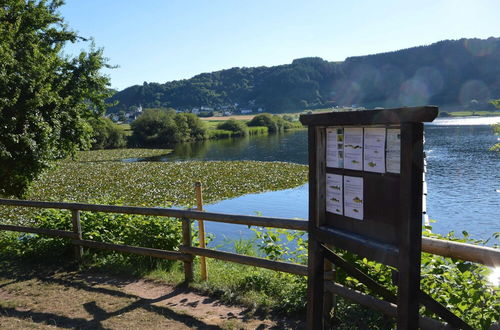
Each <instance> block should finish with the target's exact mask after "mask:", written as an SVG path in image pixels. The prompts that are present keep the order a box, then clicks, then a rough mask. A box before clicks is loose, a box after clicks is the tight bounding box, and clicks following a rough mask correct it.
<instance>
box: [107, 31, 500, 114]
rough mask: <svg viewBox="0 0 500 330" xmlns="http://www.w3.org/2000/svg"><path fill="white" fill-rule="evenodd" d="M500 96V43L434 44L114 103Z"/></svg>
mask: <svg viewBox="0 0 500 330" xmlns="http://www.w3.org/2000/svg"><path fill="white" fill-rule="evenodd" d="M499 97H500V38H489V39H486V40H481V39H461V40H446V41H440V42H437V43H434V44H431V45H428V46H420V47H413V48H408V49H404V50H399V51H394V52H388V53H381V54H376V55H368V56H357V57H350V58H347V59H346V60H345V61H344V62H328V61H325V60H323V59H321V58H318V57H311V58H302V59H296V60H294V61H293V62H292V63H291V64H287V65H279V66H273V67H254V68H245V67H243V68H231V69H227V70H222V71H216V72H212V73H202V74H199V75H197V76H194V77H192V78H191V79H185V80H178V81H172V82H167V83H165V84H159V83H147V82H144V83H143V84H142V85H135V86H132V87H128V88H126V89H124V90H122V91H120V92H118V93H116V94H115V95H114V96H113V97H112V98H111V99H110V101H118V104H116V105H115V106H113V107H111V108H110V109H109V110H110V112H112V113H116V112H119V111H127V110H128V109H129V108H130V107H131V106H138V105H142V106H143V107H161V108H167V107H172V108H177V109H191V108H192V107H199V106H209V107H217V106H224V105H226V106H228V105H229V106H234V105H235V104H238V106H237V107H239V108H254V109H256V108H259V107H261V108H264V109H265V111H268V112H275V113H276V112H288V111H296V110H302V109H306V108H319V107H327V106H336V105H338V106H352V105H353V104H354V105H358V106H365V107H377V106H379V107H393V106H412V105H422V104H434V105H440V106H443V105H448V106H458V107H459V108H470V107H483V108H484V107H487V105H488V101H489V100H490V99H494V98H499Z"/></svg>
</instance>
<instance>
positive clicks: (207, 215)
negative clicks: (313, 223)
mask: <svg viewBox="0 0 500 330" xmlns="http://www.w3.org/2000/svg"><path fill="white" fill-rule="evenodd" d="M0 205H9V206H22V207H35V208H49V209H66V210H80V211H90V212H105V213H124V214H139V215H152V216H162V217H173V218H178V219H181V218H188V219H200V220H209V221H216V222H225V223H234V224H240V225H250V226H262V227H274V228H284V229H295V230H307V221H305V220H294V219H283V218H272V217H257V216H250V215H236V214H224V213H213V212H200V211H193V210H177V209H167V208H160V207H138V206H117V205H99V204H83V203H60V202H42V201H29V200H20V199H0Z"/></svg>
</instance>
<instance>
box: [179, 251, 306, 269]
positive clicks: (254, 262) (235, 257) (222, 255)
mask: <svg viewBox="0 0 500 330" xmlns="http://www.w3.org/2000/svg"><path fill="white" fill-rule="evenodd" d="M180 250H181V251H182V252H185V253H189V254H193V255H198V256H205V257H208V258H214V259H220V260H225V261H231V262H235V263H239V264H243V265H249V266H254V267H260V268H267V269H272V270H276V271H279V272H285V273H290V274H296V275H302V276H307V267H306V266H303V265H298V264H292V263H288V262H282V261H273V260H268V259H263V258H257V257H250V256H245V255H241V254H236V253H230V252H223V251H216V250H211V249H202V248H197V247H186V246H182V247H181V248H180Z"/></svg>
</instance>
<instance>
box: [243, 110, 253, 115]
mask: <svg viewBox="0 0 500 330" xmlns="http://www.w3.org/2000/svg"><path fill="white" fill-rule="evenodd" d="M252 112H253V111H252V109H241V110H240V113H241V114H242V115H245V114H247V113H252Z"/></svg>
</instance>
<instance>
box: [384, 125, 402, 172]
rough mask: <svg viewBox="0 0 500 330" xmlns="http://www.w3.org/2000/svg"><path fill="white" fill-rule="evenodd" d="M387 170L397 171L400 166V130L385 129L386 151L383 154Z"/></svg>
mask: <svg viewBox="0 0 500 330" xmlns="http://www.w3.org/2000/svg"><path fill="white" fill-rule="evenodd" d="M385 159H386V163H387V165H386V167H387V172H390V173H399V172H400V168H401V130H400V129H399V128H389V129H387V153H386V156H385Z"/></svg>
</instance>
